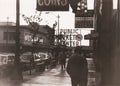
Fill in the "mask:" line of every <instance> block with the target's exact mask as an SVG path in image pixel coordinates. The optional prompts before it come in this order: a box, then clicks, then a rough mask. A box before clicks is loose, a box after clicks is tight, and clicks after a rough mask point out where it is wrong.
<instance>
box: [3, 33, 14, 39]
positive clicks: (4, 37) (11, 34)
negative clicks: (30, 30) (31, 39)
mask: <svg viewBox="0 0 120 86" xmlns="http://www.w3.org/2000/svg"><path fill="white" fill-rule="evenodd" d="M3 40H15V32H4V34H3Z"/></svg>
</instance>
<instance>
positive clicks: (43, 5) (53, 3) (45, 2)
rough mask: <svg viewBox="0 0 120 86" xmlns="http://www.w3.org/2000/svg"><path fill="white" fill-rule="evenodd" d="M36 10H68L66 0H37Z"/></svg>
mask: <svg viewBox="0 0 120 86" xmlns="http://www.w3.org/2000/svg"><path fill="white" fill-rule="evenodd" d="M37 10H38V11H68V10H69V4H68V0H37Z"/></svg>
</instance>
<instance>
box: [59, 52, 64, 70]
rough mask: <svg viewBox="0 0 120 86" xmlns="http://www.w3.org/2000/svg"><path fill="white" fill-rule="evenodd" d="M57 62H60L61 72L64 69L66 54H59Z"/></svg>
mask: <svg viewBox="0 0 120 86" xmlns="http://www.w3.org/2000/svg"><path fill="white" fill-rule="evenodd" d="M59 60H60V65H61V70H64V69H65V67H66V54H65V52H64V51H61V52H60V54H59Z"/></svg>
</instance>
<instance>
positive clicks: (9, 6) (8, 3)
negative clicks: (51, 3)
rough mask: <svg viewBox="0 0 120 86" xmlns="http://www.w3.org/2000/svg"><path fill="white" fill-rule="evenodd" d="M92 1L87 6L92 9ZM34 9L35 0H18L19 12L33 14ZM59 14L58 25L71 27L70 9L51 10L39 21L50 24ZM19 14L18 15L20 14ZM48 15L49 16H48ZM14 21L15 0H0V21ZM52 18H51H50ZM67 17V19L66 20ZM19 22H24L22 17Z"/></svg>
mask: <svg viewBox="0 0 120 86" xmlns="http://www.w3.org/2000/svg"><path fill="white" fill-rule="evenodd" d="M93 1H94V0H88V8H89V9H93ZM35 11H36V0H20V14H21V15H22V14H25V15H26V16H28V17H29V16H31V15H34V14H35ZM58 14H59V15H60V27H63V28H73V27H74V14H73V13H72V10H71V9H70V11H68V12H52V13H49V14H44V13H43V14H42V16H43V21H42V22H41V23H43V24H48V25H50V26H52V23H54V22H55V21H56V20H57V15H58ZM21 15H20V16H21ZM48 16H49V17H48ZM7 17H9V21H13V22H15V21H16V0H0V21H7ZM51 18H52V20H51ZM68 19H69V21H68ZM20 24H26V22H25V21H24V20H23V18H20Z"/></svg>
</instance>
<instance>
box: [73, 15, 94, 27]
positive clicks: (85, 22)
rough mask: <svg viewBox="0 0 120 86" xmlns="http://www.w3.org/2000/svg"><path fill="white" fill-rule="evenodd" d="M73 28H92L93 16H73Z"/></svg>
mask: <svg viewBox="0 0 120 86" xmlns="http://www.w3.org/2000/svg"><path fill="white" fill-rule="evenodd" d="M75 28H93V17H75Z"/></svg>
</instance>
